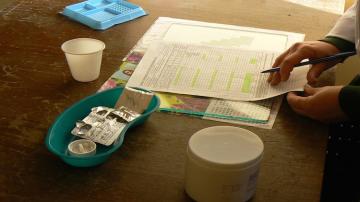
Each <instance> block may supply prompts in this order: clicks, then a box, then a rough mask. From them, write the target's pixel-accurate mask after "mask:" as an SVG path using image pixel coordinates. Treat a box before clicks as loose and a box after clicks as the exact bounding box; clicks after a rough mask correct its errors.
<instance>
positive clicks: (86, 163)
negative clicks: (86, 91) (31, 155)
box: [45, 87, 160, 167]
mask: <svg viewBox="0 0 360 202" xmlns="http://www.w3.org/2000/svg"><path fill="white" fill-rule="evenodd" d="M122 92H123V87H116V88H113V89H110V90H106V91H103V92H100V93H97V94H94V95H91V96H89V97H86V98H84V99H82V100H80V101H79V102H77V103H75V104H74V105H72V106H71V107H69V108H68V109H66V110H65V111H64V112H63V113H62V114H61V115H60V116H59V117H58V118H57V119H56V121H55V122H54V124H53V125H52V126H51V128H50V129H49V131H48V134H47V137H46V140H45V144H46V146H47V148H48V149H49V150H50V151H51V152H52V153H54V154H55V155H57V156H59V157H60V158H61V159H62V160H63V161H65V162H66V163H68V164H70V165H72V166H76V167H90V166H95V165H98V164H101V163H103V162H104V161H106V160H107V159H108V158H109V157H110V156H111V154H112V153H113V152H115V151H116V150H117V149H119V148H120V146H121V145H122V143H123V141H124V136H125V134H126V131H127V130H128V129H131V128H133V127H134V126H137V125H139V124H142V123H143V122H144V121H145V120H146V119H147V118H148V117H149V116H150V114H151V113H153V112H154V111H156V110H157V109H158V107H159V105H160V100H159V98H158V97H157V96H156V95H154V97H153V98H152V100H151V102H150V104H149V106H148V108H147V109H146V111H145V112H144V113H143V114H142V115H141V116H140V117H138V118H136V119H135V120H133V121H132V122H130V123H129V124H128V125H127V126H126V127H125V128H124V130H123V131H122V132H121V134H120V136H119V139H118V140H117V141H115V143H114V144H112V145H111V146H103V145H100V144H97V149H96V154H95V155H93V156H86V157H77V156H71V155H70V154H68V151H67V147H68V145H69V143H70V142H72V141H74V140H75V139H79V138H78V137H76V136H74V135H72V134H71V130H72V129H73V128H74V127H75V123H76V121H78V120H82V119H83V118H85V117H86V116H87V115H88V114H89V113H90V112H91V108H93V107H97V106H106V107H114V106H115V104H116V102H117V100H118V98H119V95H120V94H121V93H122Z"/></svg>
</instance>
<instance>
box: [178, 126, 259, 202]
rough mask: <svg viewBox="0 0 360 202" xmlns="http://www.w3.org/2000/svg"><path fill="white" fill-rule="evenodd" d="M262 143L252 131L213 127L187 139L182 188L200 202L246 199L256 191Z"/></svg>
mask: <svg viewBox="0 0 360 202" xmlns="http://www.w3.org/2000/svg"><path fill="white" fill-rule="evenodd" d="M263 150H264V144H263V142H262V141H261V139H260V138H259V137H258V136H257V135H255V134H254V133H252V132H251V131H248V130H245V129H242V128H238V127H232V126H215V127H210V128H205V129H202V130H200V131H198V132H196V133H195V134H194V135H193V136H192V137H191V138H190V140H189V143H188V149H187V161H186V167H185V190H186V192H187V193H188V194H189V196H190V197H191V198H193V199H194V200H196V201H199V202H213V201H214V202H225V201H237V202H239V201H247V200H249V199H250V198H251V197H252V196H253V195H254V193H255V189H256V181H257V177H258V173H259V167H260V161H261V159H262V156H263Z"/></svg>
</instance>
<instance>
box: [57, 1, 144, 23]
mask: <svg viewBox="0 0 360 202" xmlns="http://www.w3.org/2000/svg"><path fill="white" fill-rule="evenodd" d="M62 14H63V15H65V16H67V17H69V18H71V19H73V20H75V21H78V22H80V23H83V24H85V25H87V26H89V27H91V28H93V29H98V30H105V29H107V28H109V27H111V26H114V25H116V24H120V23H123V22H127V21H130V20H133V19H135V18H138V17H141V16H144V15H146V12H145V11H144V10H143V9H142V8H141V7H140V6H138V5H135V4H132V3H129V2H127V1H123V0H88V1H83V2H81V3H77V4H72V5H69V6H66V7H65V9H64V11H63V12H62Z"/></svg>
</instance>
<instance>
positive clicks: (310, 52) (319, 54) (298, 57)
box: [268, 41, 355, 85]
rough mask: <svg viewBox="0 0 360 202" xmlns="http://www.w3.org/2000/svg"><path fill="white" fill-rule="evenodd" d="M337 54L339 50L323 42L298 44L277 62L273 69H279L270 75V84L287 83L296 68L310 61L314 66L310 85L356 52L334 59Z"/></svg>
mask: <svg viewBox="0 0 360 202" xmlns="http://www.w3.org/2000/svg"><path fill="white" fill-rule="evenodd" d="M336 54H339V50H338V49H337V48H336V47H335V46H333V45H332V44H330V43H326V42H322V41H307V42H302V43H296V44H294V45H293V46H291V47H290V48H289V49H288V50H287V51H285V52H284V53H282V54H281V55H280V56H279V57H278V58H277V59H276V60H275V63H274V64H273V67H279V68H278V69H277V71H276V72H272V73H271V74H270V76H269V78H268V82H269V83H270V84H271V85H277V84H278V83H280V82H281V81H287V80H288V79H289V76H290V73H291V71H292V70H293V69H294V67H295V66H301V65H302V64H299V63H300V62H301V61H302V60H304V59H309V61H308V64H313V65H312V67H311V68H310V70H309V72H308V74H307V79H308V81H309V83H314V82H316V80H317V78H318V77H319V76H320V74H321V73H322V72H323V71H325V70H326V69H328V68H330V67H332V66H334V65H335V64H337V63H339V62H342V61H343V59H345V57H347V56H350V55H354V54H355V52H352V53H346V56H344V55H340V56H336V57H334V55H336ZM329 56H333V57H329ZM320 58H321V59H320ZM324 58H325V59H324ZM310 61H312V62H310ZM314 61H315V62H314Z"/></svg>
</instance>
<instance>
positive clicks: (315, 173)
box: [0, 0, 339, 202]
mask: <svg viewBox="0 0 360 202" xmlns="http://www.w3.org/2000/svg"><path fill="white" fill-rule="evenodd" d="M74 2H75V1H66V0H59V1H43V0H34V1H14V2H12V3H10V4H9V5H8V6H7V7H5V8H4V9H2V10H1V11H0V16H1V20H0V47H1V51H0V65H1V68H0V71H1V74H0V78H1V79H0V97H1V99H0V131H1V132H0V134H1V135H0V137H1V140H0V173H1V174H0V201H53V202H55V201H100V200H101V201H191V199H190V198H189V197H188V196H187V195H186V194H185V192H184V186H183V178H184V162H185V152H186V146H187V141H188V140H189V138H190V136H191V135H192V134H193V133H194V132H196V131H198V130H200V129H202V128H205V127H209V126H215V125H227V124H224V123H219V122H213V121H206V120H201V119H198V118H194V117H188V116H176V115H172V114H164V113H155V114H154V115H153V116H152V117H151V118H150V119H149V120H148V121H147V122H146V123H145V124H144V125H142V126H141V127H138V128H136V129H134V130H132V131H131V132H129V133H128V135H127V136H126V139H125V143H124V145H123V146H122V147H121V148H120V149H119V150H118V151H117V152H116V153H114V154H113V156H112V157H111V158H110V159H109V160H108V161H107V162H106V163H105V164H103V165H101V166H98V167H94V168H88V169H80V168H74V167H70V166H68V165H67V164H65V163H63V162H62V161H61V160H60V159H59V158H57V157H56V156H55V155H53V154H51V153H50V152H49V151H48V150H47V149H46V147H45V145H44V138H45V136H46V133H47V130H48V128H49V126H50V125H51V123H52V122H53V121H54V119H55V118H56V117H57V116H58V115H59V114H60V113H61V112H62V111H63V110H64V109H65V108H67V107H68V106H70V105H71V104H72V103H74V102H76V101H78V100H79V99H81V98H83V97H85V96H87V95H90V94H92V93H94V92H95V91H96V90H97V89H99V87H100V86H101V85H102V84H103V82H105V80H106V79H108V78H109V77H110V75H111V74H112V73H113V72H114V71H115V70H116V69H117V68H118V66H119V64H120V63H121V59H122V58H123V57H124V56H125V55H126V53H127V52H128V51H129V50H130V49H131V48H132V46H134V45H135V43H136V42H137V41H138V40H139V39H140V37H141V36H142V35H143V34H144V32H145V31H146V30H147V29H148V28H149V26H150V25H151V24H152V23H153V22H154V21H155V20H156V19H157V18H158V17H159V16H167V17H174V18H184V19H191V20H199V21H207V22H215V23H224V24H233V25H240V26H250V27H259V28H265V29H276V30H284V31H291V32H299V33H305V34H306V39H307V40H316V39H319V38H321V37H322V36H323V35H324V34H326V32H327V31H328V30H329V29H330V28H331V26H332V25H333V24H334V22H335V21H336V19H337V18H338V17H339V16H338V15H335V14H331V13H327V12H323V11H320V10H315V9H312V8H307V7H303V6H300V5H296V4H292V3H288V2H285V1H278V0H252V1H245V0H234V1H219V0H196V1H195V0H181V1H178V0H152V1H141V0H132V2H133V3H136V4H138V5H141V6H142V7H143V8H144V9H145V10H146V11H148V12H149V15H148V16H145V17H142V18H140V19H137V20H134V21H131V22H128V23H125V24H122V25H118V26H115V27H113V28H110V29H108V30H106V31H94V30H92V29H90V28H88V27H86V26H83V25H81V24H79V23H76V22H73V21H71V20H69V19H67V18H65V17H63V16H61V15H59V14H58V12H60V11H61V10H62V9H63V8H64V7H65V6H66V5H68V4H71V3H74ZM78 37H92V38H97V39H100V40H102V41H104V42H105V43H106V45H107V47H106V50H105V52H104V55H103V64H102V70H101V75H100V78H99V79H98V80H97V81H94V82H90V83H79V82H76V81H74V80H73V79H72V77H71V75H70V72H69V69H68V66H67V64H66V60H65V57H64V55H63V53H62V51H61V49H60V45H61V44H62V43H63V42H64V41H66V40H69V39H72V38H78ZM244 128H247V129H249V130H251V131H253V132H255V133H256V134H258V135H259V136H260V138H261V139H262V140H263V141H264V144H265V155H264V159H263V161H262V166H261V172H260V177H259V180H258V186H257V193H256V196H255V197H254V198H253V199H252V201H276V202H278V201H292V202H295V201H301V202H303V201H318V200H319V197H320V190H321V180H322V171H323V164H324V157H325V146H326V139H327V126H326V125H323V124H320V123H318V122H315V121H312V120H309V119H307V118H303V117H300V116H299V115H297V114H295V113H294V112H293V111H292V110H291V109H290V108H289V106H288V105H287V104H286V103H284V104H283V105H282V107H281V110H280V113H279V115H278V117H277V119H276V122H275V125H274V128H273V129H272V130H266V129H259V128H254V127H244Z"/></svg>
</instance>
